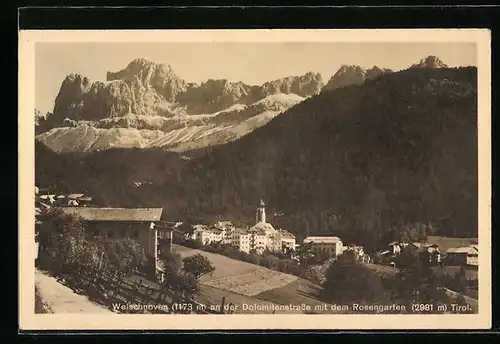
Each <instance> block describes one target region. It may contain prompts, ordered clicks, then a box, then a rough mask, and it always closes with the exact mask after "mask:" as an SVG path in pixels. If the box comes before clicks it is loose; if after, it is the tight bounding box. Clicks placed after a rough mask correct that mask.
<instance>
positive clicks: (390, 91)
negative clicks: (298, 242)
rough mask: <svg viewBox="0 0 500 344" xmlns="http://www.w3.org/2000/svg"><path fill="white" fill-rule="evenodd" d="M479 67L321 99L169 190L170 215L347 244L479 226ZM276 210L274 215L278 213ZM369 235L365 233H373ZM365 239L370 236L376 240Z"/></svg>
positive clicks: (396, 78)
mask: <svg viewBox="0 0 500 344" xmlns="http://www.w3.org/2000/svg"><path fill="white" fill-rule="evenodd" d="M476 92H477V87H476V69H475V68H472V67H471V68H460V69H411V70H407V71H403V72H398V73H393V74H390V75H386V76H383V77H380V78H378V79H376V80H373V81H369V82H366V83H365V84H363V85H361V86H349V87H344V88H341V89H337V90H334V91H330V92H323V93H322V94H320V95H318V96H316V97H313V98H310V99H308V100H306V101H304V102H302V103H300V104H299V105H297V106H295V107H294V108H292V109H290V110H289V111H287V112H285V113H284V114H282V115H281V116H279V117H277V118H276V119H274V120H272V121H271V122H270V123H269V124H268V125H266V126H264V127H261V128H259V129H257V130H255V131H254V132H253V133H251V134H249V135H248V136H245V137H243V138H241V139H240V140H238V141H236V142H234V143H233V144H229V145H225V146H223V147H220V148H219V149H214V150H213V151H212V152H211V153H209V154H208V155H207V156H204V157H201V158H199V159H195V160H192V161H191V162H190V163H189V166H188V167H187V168H186V170H185V173H184V174H183V175H182V183H181V184H180V185H179V183H175V184H174V183H172V184H170V183H167V184H166V185H165V186H164V189H163V190H162V191H161V192H162V194H163V196H164V197H165V198H170V199H176V200H179V201H180V202H176V203H175V204H171V203H169V204H165V207H166V212H167V213H170V214H179V216H185V215H186V214H190V213H197V212H201V213H210V214H220V215H223V216H230V215H233V216H234V215H236V217H238V216H241V217H242V218H250V219H251V218H252V217H251V216H252V215H253V211H254V204H255V202H256V201H257V200H258V199H259V198H260V197H263V198H264V199H266V203H267V204H268V205H270V207H272V208H273V209H274V210H278V211H279V212H283V213H284V214H285V216H283V217H282V218H275V219H272V220H271V221H274V222H275V223H279V224H282V225H283V226H286V228H290V229H291V230H293V231H295V232H296V233H308V232H314V233H318V234H320V233H324V234H326V233H336V234H339V235H342V236H344V237H345V238H346V239H347V240H356V239H357V238H360V234H363V235H365V233H372V234H373V233H378V234H377V235H383V233H384V232H386V231H388V230H389V229H390V228H391V226H393V225H400V224H405V223H411V222H423V223H427V222H432V223H434V224H436V225H437V227H438V228H440V230H441V231H442V232H443V233H455V234H463V235H465V236H468V234H471V233H472V235H473V236H475V235H476V234H475V233H476V231H477V227H476V219H477V214H476V212H477V129H476V117H477V110H476V98H477V94H476ZM271 210H272V209H271ZM361 237H362V236H361ZM364 238H365V239H366V238H367V237H364Z"/></svg>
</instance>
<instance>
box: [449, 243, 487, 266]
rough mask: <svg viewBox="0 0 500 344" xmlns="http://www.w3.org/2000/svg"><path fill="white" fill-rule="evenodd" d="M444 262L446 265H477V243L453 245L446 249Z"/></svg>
mask: <svg viewBox="0 0 500 344" xmlns="http://www.w3.org/2000/svg"><path fill="white" fill-rule="evenodd" d="M446 264H448V265H472V266H478V265H479V248H478V245H470V246H465V247H454V248H450V249H448V250H447V251H446Z"/></svg>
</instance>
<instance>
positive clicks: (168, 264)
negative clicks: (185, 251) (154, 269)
mask: <svg viewBox="0 0 500 344" xmlns="http://www.w3.org/2000/svg"><path fill="white" fill-rule="evenodd" d="M160 260H161V262H162V263H163V269H164V270H165V274H166V275H177V274H179V273H180V271H181V269H182V258H181V255H180V254H178V253H177V252H173V251H166V252H162V254H161V256H160Z"/></svg>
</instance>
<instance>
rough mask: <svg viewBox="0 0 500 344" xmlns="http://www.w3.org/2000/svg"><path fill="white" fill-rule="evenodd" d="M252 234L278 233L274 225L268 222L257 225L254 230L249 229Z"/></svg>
mask: <svg viewBox="0 0 500 344" xmlns="http://www.w3.org/2000/svg"><path fill="white" fill-rule="evenodd" d="M249 231H250V232H254V231H255V232H261V231H264V232H271V233H273V232H276V229H274V227H273V225H271V224H270V223H267V222H259V223H257V224H255V225H254V226H253V227H252V228H250V229H249Z"/></svg>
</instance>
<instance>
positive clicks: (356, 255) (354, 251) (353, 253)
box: [342, 245, 365, 262]
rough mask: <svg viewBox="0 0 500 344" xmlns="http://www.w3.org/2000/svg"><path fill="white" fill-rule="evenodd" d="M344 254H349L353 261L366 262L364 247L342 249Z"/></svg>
mask: <svg viewBox="0 0 500 344" xmlns="http://www.w3.org/2000/svg"><path fill="white" fill-rule="evenodd" d="M342 250H343V254H348V255H350V257H352V258H353V259H355V260H357V261H360V262H364V260H365V250H364V248H363V246H357V245H349V246H344V247H343V248H342Z"/></svg>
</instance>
